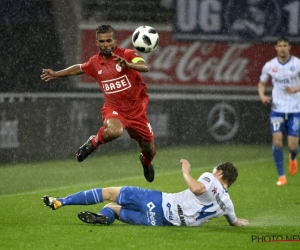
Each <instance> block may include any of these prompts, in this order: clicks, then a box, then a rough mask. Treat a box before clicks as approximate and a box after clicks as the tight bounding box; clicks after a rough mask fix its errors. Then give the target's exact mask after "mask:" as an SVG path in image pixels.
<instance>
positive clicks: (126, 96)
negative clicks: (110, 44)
mask: <svg viewBox="0 0 300 250" xmlns="http://www.w3.org/2000/svg"><path fill="white" fill-rule="evenodd" d="M114 53H115V54H116V55H119V56H120V57H123V58H124V59H125V60H126V61H127V62H132V60H133V59H134V58H137V57H141V56H139V55H138V54H137V52H136V51H134V50H131V49H124V48H119V47H117V46H116V48H115V50H114ZM81 70H82V71H83V72H85V73H87V74H89V75H91V76H92V77H94V78H95V79H96V80H97V82H98V84H99V86H100V88H101V89H102V92H103V94H104V99H105V103H104V106H105V107H110V108H112V109H114V110H115V111H117V112H118V113H120V114H121V115H123V116H124V117H125V118H126V117H128V118H132V117H133V116H134V117H138V116H140V115H141V114H143V113H145V111H146V108H147V104H148V100H149V97H148V95H147V93H146V90H147V87H146V84H145V83H144V81H143V79H142V77H141V75H140V73H139V72H138V71H136V70H133V69H128V68H122V67H121V66H119V65H118V63H117V62H116V61H115V60H114V57H113V56H111V57H109V58H108V60H107V61H104V60H103V55H102V52H99V53H98V54H96V55H94V56H92V57H91V58H90V59H89V61H87V62H85V63H83V64H82V65H81Z"/></svg>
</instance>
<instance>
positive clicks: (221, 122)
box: [207, 103, 240, 142]
mask: <svg viewBox="0 0 300 250" xmlns="http://www.w3.org/2000/svg"><path fill="white" fill-rule="evenodd" d="M207 121H208V131H209V132H210V134H211V135H212V137H213V138H214V139H216V140H217V141H220V142H222V141H227V140H229V139H231V138H232V137H233V136H234V135H235V134H236V133H237V131H238V129H239V127H240V120H239V117H238V113H237V112H236V110H235V108H234V107H232V106H231V105H229V104H227V103H218V104H216V105H215V106H213V108H212V109H211V110H210V111H209V113H208V118H207Z"/></svg>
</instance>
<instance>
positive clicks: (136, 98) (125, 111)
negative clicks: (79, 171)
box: [41, 25, 156, 182]
mask: <svg viewBox="0 0 300 250" xmlns="http://www.w3.org/2000/svg"><path fill="white" fill-rule="evenodd" d="M96 44H97V46H98V47H99V50H100V52H99V53H98V54H96V55H94V56H92V57H91V58H90V59H89V60H88V61H87V62H85V63H83V64H75V65H73V66H70V67H68V68H66V69H63V70H60V71H53V70H52V69H43V71H42V75H41V78H42V80H45V81H46V82H48V81H50V80H53V79H57V78H59V77H65V76H72V75H79V74H83V73H87V74H89V75H91V76H93V77H94V78H95V79H96V80H97V82H98V84H99V86H100V88H101V90H102V91H103V94H104V99H105V101H104V105H103V107H102V109H101V113H102V120H103V126H102V127H100V128H99V130H98V133H97V134H96V135H92V136H90V138H89V139H88V140H87V142H86V143H84V144H83V145H82V146H81V147H80V148H79V149H78V152H77V154H76V157H77V160H78V162H82V161H83V160H84V159H86V158H87V157H88V156H89V155H90V154H91V153H92V152H93V151H95V150H96V149H97V148H98V147H99V146H100V145H101V144H104V143H107V142H109V141H112V140H114V139H116V138H118V137H120V136H121V135H122V134H123V131H124V129H126V130H127V131H128V134H129V135H130V137H131V138H132V139H134V140H136V141H137V142H138V144H139V146H140V149H141V153H140V161H141V163H142V166H143V169H144V176H145V178H146V179H147V181H149V182H152V181H153V180H154V168H153V165H152V159H153V157H154V156H155V154H156V148H155V144H154V136H153V131H152V129H151V125H150V123H149V121H148V118H147V114H146V110H147V106H148V100H149V97H148V95H147V93H146V90H147V87H146V84H145V83H144V81H143V79H142V77H141V76H140V73H139V72H147V71H148V70H149V68H148V65H147V63H146V62H145V60H144V59H143V58H142V57H141V56H140V55H139V54H138V53H137V52H136V51H134V50H131V49H124V48H119V47H118V46H117V41H116V31H115V30H114V28H113V27H112V26H110V25H101V26H99V27H98V28H97V30H96Z"/></svg>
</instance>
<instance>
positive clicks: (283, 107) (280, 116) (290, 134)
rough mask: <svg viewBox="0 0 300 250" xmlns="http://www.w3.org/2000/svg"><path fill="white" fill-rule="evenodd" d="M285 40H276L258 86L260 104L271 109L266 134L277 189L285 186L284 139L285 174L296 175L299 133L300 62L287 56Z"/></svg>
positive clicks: (288, 43)
mask: <svg viewBox="0 0 300 250" xmlns="http://www.w3.org/2000/svg"><path fill="white" fill-rule="evenodd" d="M290 49H291V45H290V42H289V40H288V39H287V38H285V37H280V38H278V40H277V42H276V45H275V50H276V51H277V57H275V58H273V59H272V60H270V61H269V62H267V63H266V64H265V65H264V67H263V69H262V73H261V76H260V80H259V83H258V94H259V97H260V99H261V101H262V103H263V104H269V103H270V104H272V105H271V114H270V130H271V133H272V153H273V158H274V162H275V166H276V168H277V172H278V176H279V178H278V181H277V185H279V186H282V185H286V184H287V178H286V175H285V170H284V154H283V137H284V135H285V134H286V135H287V144H288V148H289V173H290V174H291V175H295V174H296V173H297V171H298V163H297V159H296V157H297V154H298V153H299V146H298V141H299V132H300V92H299V91H300V59H299V58H297V57H295V56H292V55H291V54H290ZM269 79H272V85H273V89H272V97H271V96H267V95H265V85H266V83H267V82H268V81H269Z"/></svg>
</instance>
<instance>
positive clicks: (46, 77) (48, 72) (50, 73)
mask: <svg viewBox="0 0 300 250" xmlns="http://www.w3.org/2000/svg"><path fill="white" fill-rule="evenodd" d="M41 78H42V80H43V81H45V82H49V81H50V80H53V79H56V78H58V76H57V75H56V73H55V71H54V70H52V69H43V70H42V75H41Z"/></svg>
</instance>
